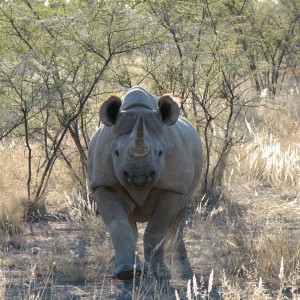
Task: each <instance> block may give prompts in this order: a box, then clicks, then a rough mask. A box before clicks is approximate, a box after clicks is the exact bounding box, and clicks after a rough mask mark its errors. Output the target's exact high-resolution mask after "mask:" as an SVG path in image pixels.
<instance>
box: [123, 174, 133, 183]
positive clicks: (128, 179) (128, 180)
mask: <svg viewBox="0 0 300 300" xmlns="http://www.w3.org/2000/svg"><path fill="white" fill-rule="evenodd" d="M123 177H124V178H125V179H126V180H127V182H128V183H132V179H131V178H130V176H129V174H128V172H127V171H124V172H123Z"/></svg>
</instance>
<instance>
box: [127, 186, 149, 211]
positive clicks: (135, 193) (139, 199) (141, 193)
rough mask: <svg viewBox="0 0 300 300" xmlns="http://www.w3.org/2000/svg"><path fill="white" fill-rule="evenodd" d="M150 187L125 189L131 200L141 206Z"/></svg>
mask: <svg viewBox="0 0 300 300" xmlns="http://www.w3.org/2000/svg"><path fill="white" fill-rule="evenodd" d="M150 191H151V189H145V190H137V189H127V192H128V193H129V195H130V197H131V198H132V200H133V202H134V203H135V204H136V205H137V206H138V207H141V206H143V205H144V203H145V201H146V199H147V197H148V195H149V193H150Z"/></svg>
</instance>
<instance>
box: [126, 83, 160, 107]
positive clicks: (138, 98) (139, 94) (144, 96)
mask: <svg viewBox="0 0 300 300" xmlns="http://www.w3.org/2000/svg"><path fill="white" fill-rule="evenodd" d="M131 107H145V108H149V109H151V110H156V109H157V107H158V99H157V98H156V97H155V96H153V95H152V94H150V93H149V92H147V91H146V90H145V89H143V88H142V87H133V88H131V89H130V90H129V91H128V92H127V93H126V94H125V96H124V97H123V101H122V105H121V110H127V109H129V108H131Z"/></svg>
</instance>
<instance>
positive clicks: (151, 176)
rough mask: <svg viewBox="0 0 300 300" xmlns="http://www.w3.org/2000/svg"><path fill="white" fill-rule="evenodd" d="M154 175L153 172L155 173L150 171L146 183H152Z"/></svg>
mask: <svg viewBox="0 0 300 300" xmlns="http://www.w3.org/2000/svg"><path fill="white" fill-rule="evenodd" d="M155 175H156V172H155V171H152V172H151V173H150V175H149V176H148V177H147V181H148V182H150V181H152V180H153V179H154V177H155Z"/></svg>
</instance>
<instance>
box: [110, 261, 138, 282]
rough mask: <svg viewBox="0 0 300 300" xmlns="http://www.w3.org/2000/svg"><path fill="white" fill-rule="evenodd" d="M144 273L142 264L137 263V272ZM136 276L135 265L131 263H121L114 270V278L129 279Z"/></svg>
mask: <svg viewBox="0 0 300 300" xmlns="http://www.w3.org/2000/svg"><path fill="white" fill-rule="evenodd" d="M141 273H142V266H141V265H140V264H137V265H136V269H135V274H136V276H137V275H140V274H141ZM133 277H134V266H133V265H131V264H130V265H129V264H121V265H119V266H118V267H117V268H116V269H115V270H114V272H113V278H116V279H120V280H129V279H132V278H133Z"/></svg>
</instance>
